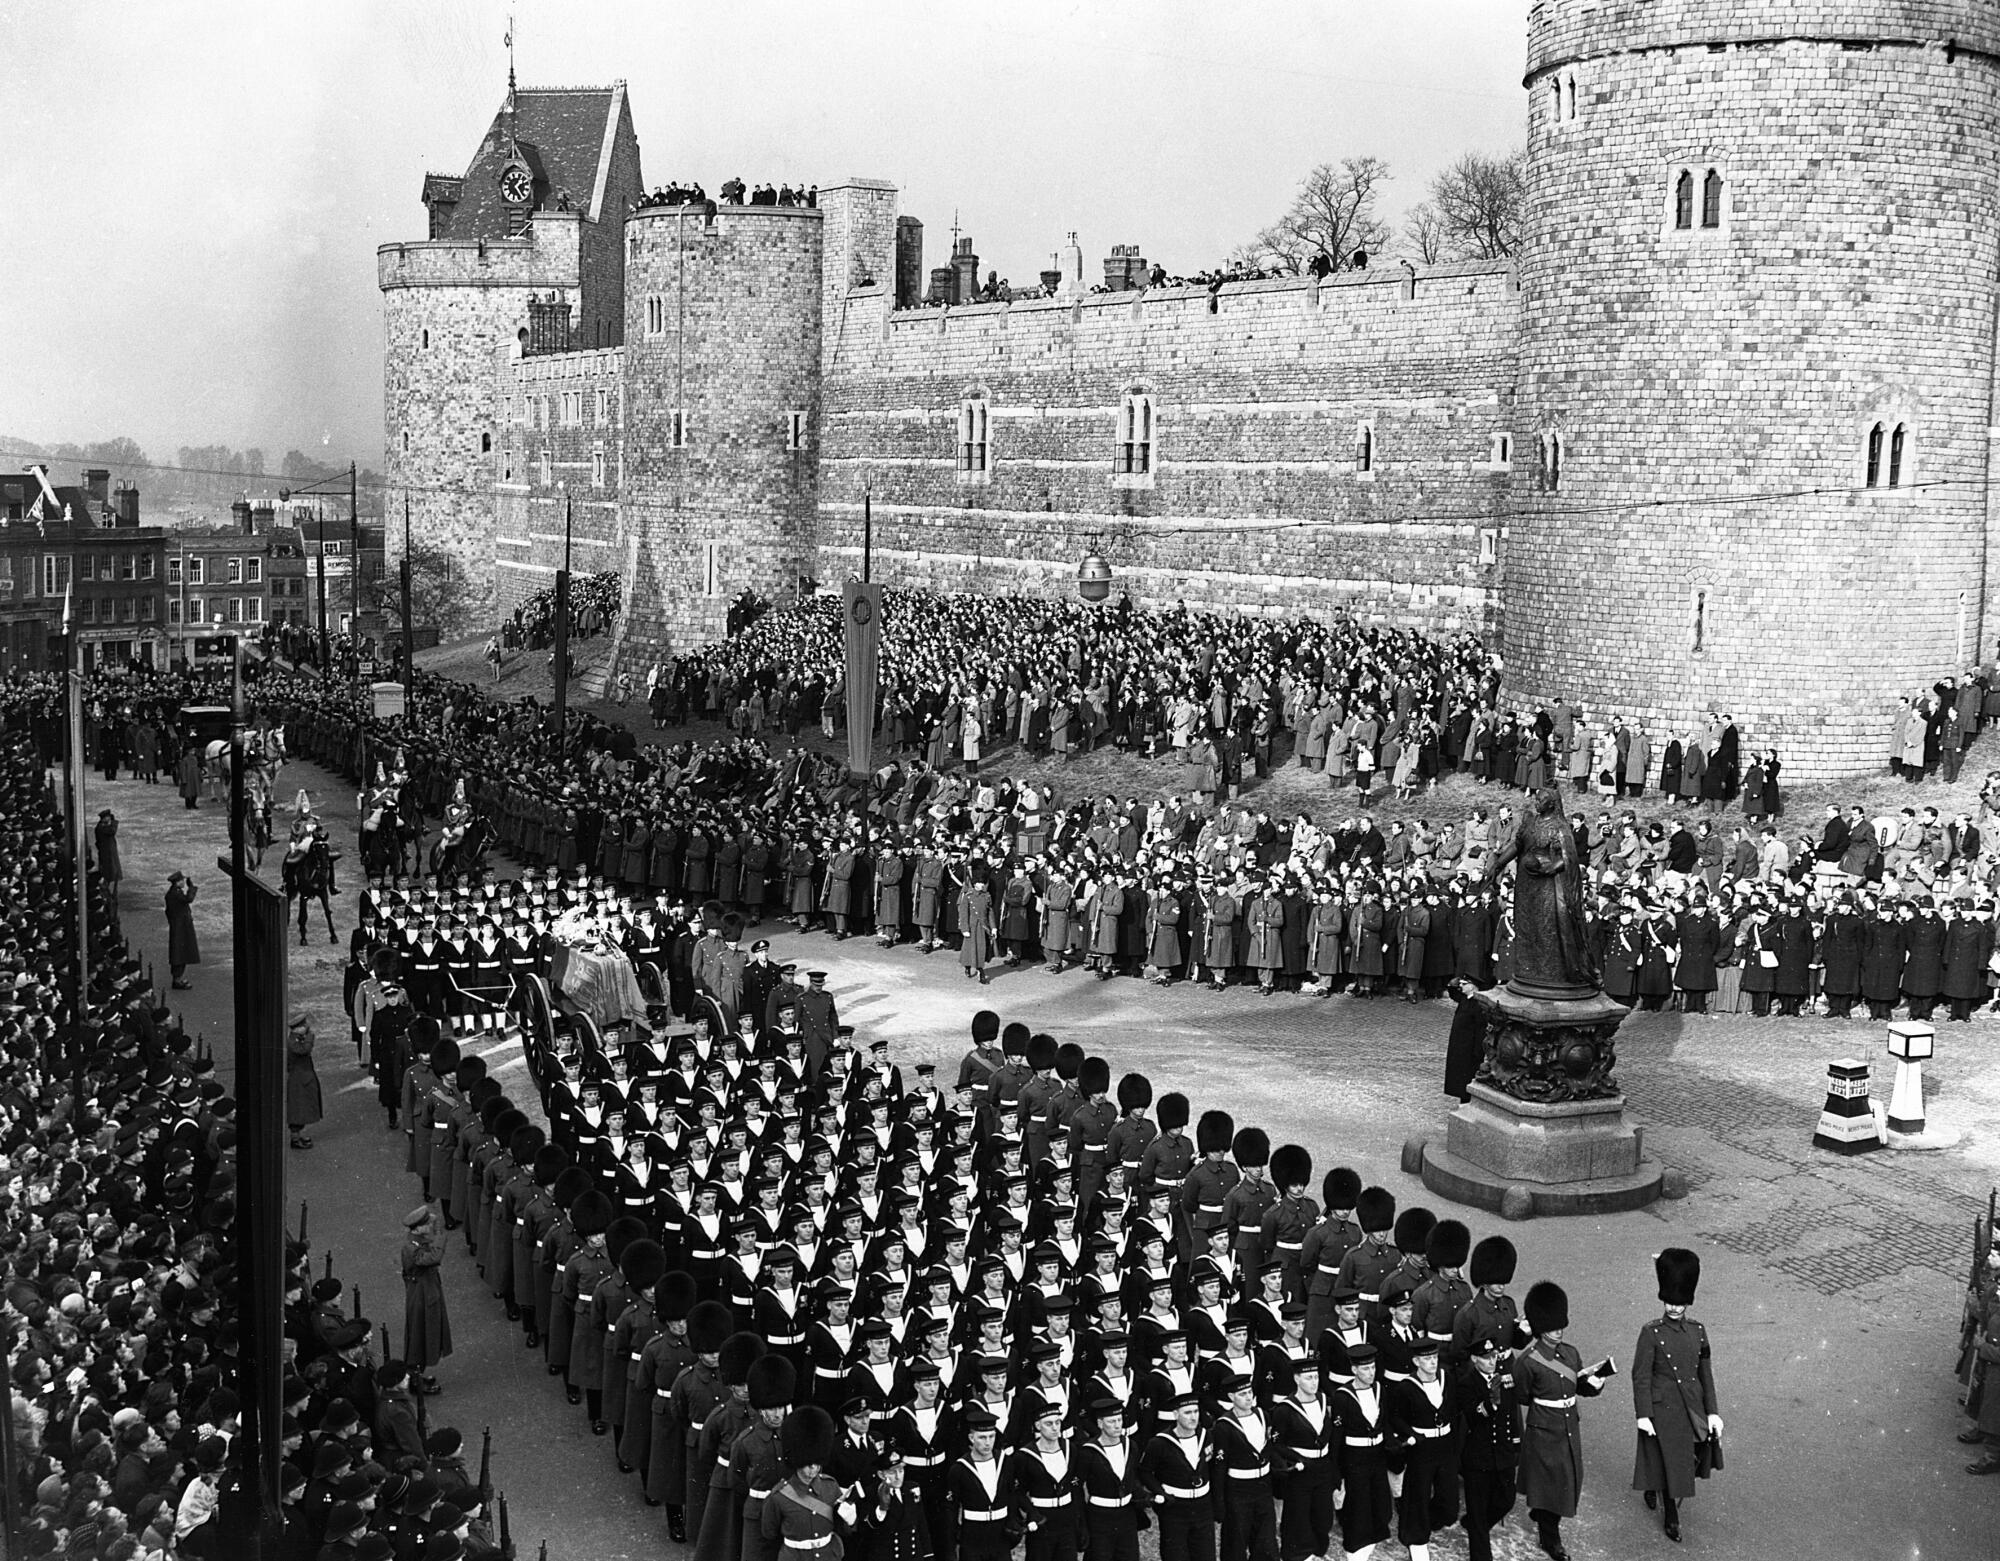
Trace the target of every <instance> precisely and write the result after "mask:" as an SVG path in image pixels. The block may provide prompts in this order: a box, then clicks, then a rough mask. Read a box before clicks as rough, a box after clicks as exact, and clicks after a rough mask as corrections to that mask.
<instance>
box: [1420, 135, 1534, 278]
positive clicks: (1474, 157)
mask: <svg viewBox="0 0 2000 1561" xmlns="http://www.w3.org/2000/svg"><path fill="white" fill-rule="evenodd" d="M1527 162H1528V154H1527V153H1526V152H1525V151H1515V152H1511V153H1509V154H1508V155H1507V156H1505V157H1488V156H1487V155H1485V154H1484V153H1483V152H1467V153H1466V154H1465V155H1464V156H1463V157H1461V158H1459V160H1458V161H1457V162H1455V163H1453V164H1452V165H1451V166H1450V167H1449V168H1447V169H1445V170H1444V172H1442V173H1440V174H1439V175H1438V176H1437V178H1436V179H1435V180H1433V181H1432V183H1431V198H1430V200H1429V202H1428V203H1427V204H1428V205H1430V206H1431V207H1433V208H1434V209H1435V210H1436V213H1437V216H1438V219H1439V221H1440V223H1441V225H1442V228H1443V237H1444V251H1443V256H1441V257H1440V258H1447V257H1448V258H1452V259H1459V260H1503V259H1505V258H1506V257H1507V256H1509V255H1511V254H1514V253H1515V252H1516V251H1517V250H1519V249H1520V247H1521V230H1522V225H1523V223H1524V221H1525V219H1526V216H1527V206H1528V178H1527ZM1413 215H1414V214H1413ZM1412 239H1413V241H1414V235H1412Z"/></svg>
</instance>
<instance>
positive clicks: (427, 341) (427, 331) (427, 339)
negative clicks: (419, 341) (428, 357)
mask: <svg viewBox="0 0 2000 1561" xmlns="http://www.w3.org/2000/svg"><path fill="white" fill-rule="evenodd" d="M423 349H424V351H425V352H429V351H430V350H431V328H430V327H429V326H428V325H426V326H425V327H424V329H423Z"/></svg>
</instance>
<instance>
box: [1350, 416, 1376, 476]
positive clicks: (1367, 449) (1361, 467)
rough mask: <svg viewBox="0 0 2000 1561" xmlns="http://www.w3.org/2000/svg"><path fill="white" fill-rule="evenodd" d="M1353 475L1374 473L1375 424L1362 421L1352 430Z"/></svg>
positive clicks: (1371, 474) (1372, 474) (1370, 474)
mask: <svg viewBox="0 0 2000 1561" xmlns="http://www.w3.org/2000/svg"><path fill="white" fill-rule="evenodd" d="M1354 475H1355V476H1357V477H1373V476H1374V475H1375V425H1374V424H1373V423H1363V424H1361V425H1360V426H1359V427H1357V428H1356V429H1355V430H1354Z"/></svg>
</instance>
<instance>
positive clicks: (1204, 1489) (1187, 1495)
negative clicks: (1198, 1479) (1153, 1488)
mask: <svg viewBox="0 0 2000 1561" xmlns="http://www.w3.org/2000/svg"><path fill="white" fill-rule="evenodd" d="M1160 1494H1161V1495H1162V1496H1171V1497H1173V1499H1174V1500H1175V1501H1204V1500H1206V1499H1207V1497H1208V1483H1207V1482H1206V1481H1203V1482H1202V1483H1201V1484H1200V1485H1198V1486H1196V1487H1195V1488H1194V1489H1193V1490H1191V1491H1190V1490H1182V1489H1181V1488H1180V1487H1179V1486H1178V1485H1162V1486H1161V1487H1160Z"/></svg>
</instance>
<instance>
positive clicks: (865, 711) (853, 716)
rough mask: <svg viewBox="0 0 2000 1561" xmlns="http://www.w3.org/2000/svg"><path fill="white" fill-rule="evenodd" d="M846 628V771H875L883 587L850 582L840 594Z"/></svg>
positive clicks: (862, 773) (856, 772) (854, 772)
mask: <svg viewBox="0 0 2000 1561" xmlns="http://www.w3.org/2000/svg"><path fill="white" fill-rule="evenodd" d="M841 605H842V607H843V609H844V621H845V622H846V624H847V768H848V769H849V771H851V772H852V773H853V774H856V775H866V774H868V773H869V772H870V771H872V770H873V769H874V767H875V757H874V754H875V674H876V663H877V657H878V652H879V651H880V648H881V641H882V587H881V586H879V585H864V584H863V583H862V582H861V581H859V580H850V581H848V582H847V585H846V588H845V589H844V590H843V592H842V593H841Z"/></svg>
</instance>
